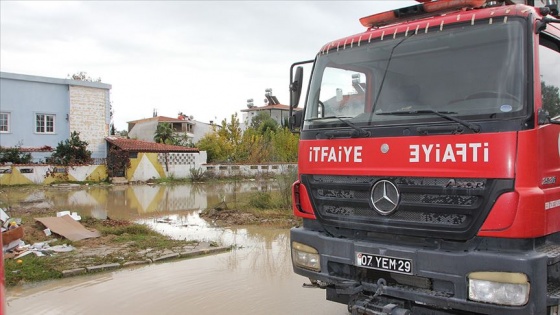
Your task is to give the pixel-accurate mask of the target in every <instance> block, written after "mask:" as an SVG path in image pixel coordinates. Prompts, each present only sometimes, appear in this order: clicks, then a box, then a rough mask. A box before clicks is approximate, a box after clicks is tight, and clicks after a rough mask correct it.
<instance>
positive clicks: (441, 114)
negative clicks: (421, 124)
mask: <svg viewBox="0 0 560 315" xmlns="http://www.w3.org/2000/svg"><path fill="white" fill-rule="evenodd" d="M375 114H376V115H426V114H435V115H438V116H439V117H442V118H445V119H447V120H451V121H454V122H457V123H459V124H461V125H463V126H465V127H467V128H469V129H470V130H472V131H473V132H475V133H478V132H480V126H479V125H476V124H473V123H470V122H468V121H466V120H462V119H459V118H456V117H453V116H449V115H450V114H457V113H456V112H448V111H436V110H433V109H422V110H409V111H402V110H399V111H393V112H377V113H375Z"/></svg>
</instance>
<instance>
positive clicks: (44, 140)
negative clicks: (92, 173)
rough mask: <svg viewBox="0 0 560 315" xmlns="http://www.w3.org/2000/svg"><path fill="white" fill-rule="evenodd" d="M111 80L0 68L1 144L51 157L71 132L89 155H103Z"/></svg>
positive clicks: (36, 159) (39, 157)
mask: <svg viewBox="0 0 560 315" xmlns="http://www.w3.org/2000/svg"><path fill="white" fill-rule="evenodd" d="M110 91H111V85H109V84H105V83H101V82H88V81H76V80H70V79H57V78H48V77H39V76H32V75H23V74H15V73H7V72H0V146H1V147H20V148H21V150H22V151H27V152H32V156H33V161H34V162H42V161H44V160H45V158H46V157H48V156H50V155H51V153H52V150H53V149H55V148H56V146H57V145H58V143H59V142H61V141H65V140H66V139H69V138H70V134H71V133H72V132H74V131H76V132H79V133H80V139H81V140H84V141H87V142H88V143H89V145H88V150H90V151H91V152H92V158H106V157H107V144H106V142H105V137H107V136H108V135H109V125H110V119H111V118H110Z"/></svg>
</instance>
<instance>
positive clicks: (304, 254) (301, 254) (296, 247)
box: [292, 242, 321, 271]
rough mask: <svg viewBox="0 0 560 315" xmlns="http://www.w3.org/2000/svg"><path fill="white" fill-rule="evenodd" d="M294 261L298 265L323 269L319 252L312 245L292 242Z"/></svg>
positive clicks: (316, 269) (312, 268)
mask: <svg viewBox="0 0 560 315" xmlns="http://www.w3.org/2000/svg"><path fill="white" fill-rule="evenodd" d="M292 261H293V262H294V264H295V265H296V266H298V267H301V268H305V269H309V270H313V271H321V258H320V256H319V252H318V251H317V250H316V249H315V248H313V247H311V246H308V245H305V244H302V243H298V242H292Z"/></svg>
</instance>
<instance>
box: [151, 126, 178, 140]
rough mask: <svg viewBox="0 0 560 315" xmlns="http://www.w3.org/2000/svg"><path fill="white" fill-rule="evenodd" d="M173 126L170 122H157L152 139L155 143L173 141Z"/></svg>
mask: <svg viewBox="0 0 560 315" xmlns="http://www.w3.org/2000/svg"><path fill="white" fill-rule="evenodd" d="M174 140H175V139H174V137H173V128H172V127H171V124H170V123H161V124H158V126H157V128H156V133H155V135H154V141H155V142H157V143H167V144H172V143H174Z"/></svg>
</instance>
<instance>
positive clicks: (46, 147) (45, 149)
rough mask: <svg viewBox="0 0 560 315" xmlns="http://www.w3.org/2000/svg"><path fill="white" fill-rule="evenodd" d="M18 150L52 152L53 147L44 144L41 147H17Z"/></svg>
mask: <svg viewBox="0 0 560 315" xmlns="http://www.w3.org/2000/svg"><path fill="white" fill-rule="evenodd" d="M0 148H9V147H2V146H0ZM19 151H20V152H52V151H54V149H53V148H52V147H50V146H48V145H44V146H42V147H19Z"/></svg>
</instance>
